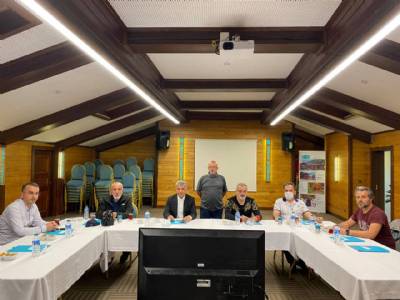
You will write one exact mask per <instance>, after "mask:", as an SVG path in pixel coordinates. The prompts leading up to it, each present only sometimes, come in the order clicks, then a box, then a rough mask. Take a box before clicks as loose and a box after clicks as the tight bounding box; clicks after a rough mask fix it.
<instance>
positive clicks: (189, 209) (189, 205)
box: [164, 194, 197, 220]
mask: <svg viewBox="0 0 400 300" xmlns="http://www.w3.org/2000/svg"><path fill="white" fill-rule="evenodd" d="M169 215H172V216H174V218H176V217H177V215H178V196H177V195H176V194H175V195H172V196H171V197H169V198H168V200H167V203H166V204H165V208H164V218H168V216H169ZM188 215H191V216H192V219H193V220H194V219H196V216H197V213H196V205H195V202H194V198H193V197H192V196H190V195H188V194H186V195H185V201H184V202H183V217H186V216H188Z"/></svg>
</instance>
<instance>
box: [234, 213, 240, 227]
mask: <svg viewBox="0 0 400 300" xmlns="http://www.w3.org/2000/svg"><path fill="white" fill-rule="evenodd" d="M235 222H236V223H238V224H240V212H239V211H236V212H235Z"/></svg>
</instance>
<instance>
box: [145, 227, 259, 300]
mask: <svg viewBox="0 0 400 300" xmlns="http://www.w3.org/2000/svg"><path fill="white" fill-rule="evenodd" d="M138 255H139V261H138V264H139V265H138V299H139V300H145V299H146V300H147V299H149V300H150V299H151V300H158V299H163V300H168V299H171V300H179V299H189V300H197V299H199V300H200V299H207V300H211V299H218V300H225V299H257V300H258V299H260V300H261V299H264V295H265V292H264V291H265V269H264V264H265V232H264V231H263V230H262V231H259V230H203V229H171V228H141V229H140V230H139V254H138Z"/></svg>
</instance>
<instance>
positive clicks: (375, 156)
mask: <svg viewBox="0 0 400 300" xmlns="http://www.w3.org/2000/svg"><path fill="white" fill-rule="evenodd" d="M371 185H372V186H371V188H372V190H373V191H374V193H375V205H376V206H378V207H380V208H381V209H383V210H385V152H384V151H372V164H371Z"/></svg>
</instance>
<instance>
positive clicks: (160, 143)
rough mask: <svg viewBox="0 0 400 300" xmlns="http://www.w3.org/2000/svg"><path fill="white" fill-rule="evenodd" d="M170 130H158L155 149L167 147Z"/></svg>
mask: <svg viewBox="0 0 400 300" xmlns="http://www.w3.org/2000/svg"><path fill="white" fill-rule="evenodd" d="M170 135H171V133H170V131H169V130H159V131H158V132H157V143H156V145H157V149H158V150H166V149H168V148H169V139H170Z"/></svg>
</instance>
